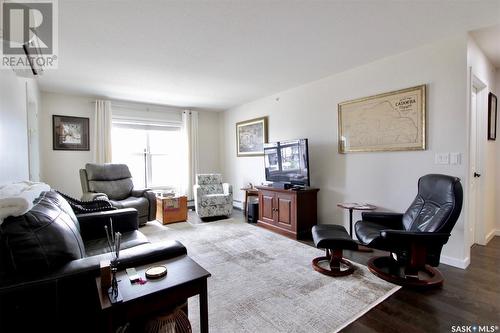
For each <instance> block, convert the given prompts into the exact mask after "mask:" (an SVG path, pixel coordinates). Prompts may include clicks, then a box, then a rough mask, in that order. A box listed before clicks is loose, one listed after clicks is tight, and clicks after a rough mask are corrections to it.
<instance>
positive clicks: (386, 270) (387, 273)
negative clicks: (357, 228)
mask: <svg viewBox="0 0 500 333" xmlns="http://www.w3.org/2000/svg"><path fill="white" fill-rule="evenodd" d="M368 268H369V269H370V272H372V273H373V274H375V275H376V276H378V277H379V278H381V279H383V280H385V281H388V282H391V283H395V284H397V285H400V286H403V287H409V288H415V289H429V288H436V287H440V286H442V285H443V281H444V279H443V276H442V275H441V272H439V270H438V269H436V268H434V267H431V266H429V265H425V266H424V267H422V268H420V269H419V270H418V271H416V272H415V273H414V274H412V275H409V274H407V273H405V268H406V267H405V266H402V265H400V264H399V263H398V262H397V261H395V260H394V259H392V258H391V257H373V258H371V259H370V260H369V261H368Z"/></svg>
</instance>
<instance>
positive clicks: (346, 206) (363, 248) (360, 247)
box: [337, 202, 377, 252]
mask: <svg viewBox="0 0 500 333" xmlns="http://www.w3.org/2000/svg"><path fill="white" fill-rule="evenodd" d="M337 207H340V208H343V209H347V210H349V235H350V236H351V238H352V212H353V211H355V210H359V211H370V210H375V209H377V206H374V205H370V204H358V203H351V202H341V203H338V204H337ZM358 251H360V252H372V251H373V250H372V249H370V248H368V247H366V246H363V245H358Z"/></svg>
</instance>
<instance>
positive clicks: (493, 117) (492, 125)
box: [488, 93, 497, 140]
mask: <svg viewBox="0 0 500 333" xmlns="http://www.w3.org/2000/svg"><path fill="white" fill-rule="evenodd" d="M496 139H497V97H496V96H495V95H494V94H492V93H489V94H488V140H496Z"/></svg>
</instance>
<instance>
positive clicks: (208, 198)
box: [193, 173, 233, 218]
mask: <svg viewBox="0 0 500 333" xmlns="http://www.w3.org/2000/svg"><path fill="white" fill-rule="evenodd" d="M193 192H194V204H195V207H196V213H197V214H198V215H199V216H200V217H201V218H204V217H210V216H230V215H231V214H232V212H233V187H232V186H231V185H230V184H227V183H222V175H220V174H213V173H210V174H199V175H196V185H195V186H194V188H193Z"/></svg>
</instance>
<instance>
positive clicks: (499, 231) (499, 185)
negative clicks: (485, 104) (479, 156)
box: [495, 68, 500, 236]
mask: <svg viewBox="0 0 500 333" xmlns="http://www.w3.org/2000/svg"><path fill="white" fill-rule="evenodd" d="M495 85H496V94H495V95H496V96H497V98H500V68H497V70H496V80H495ZM497 113H500V106H498V105H497ZM499 124H500V116H499V115H498V114H497V131H500V125H499ZM499 133H500V132H499ZM497 140H500V135H499V136H498V139H497ZM496 146H497V160H496V163H497V166H500V144H497V145H496ZM499 198H500V176H497V181H496V199H497V200H498V199H499ZM495 207H496V206H495ZM496 221H497V223H496V232H495V234H496V235H497V236H500V208H498V209H497V210H496Z"/></svg>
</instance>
